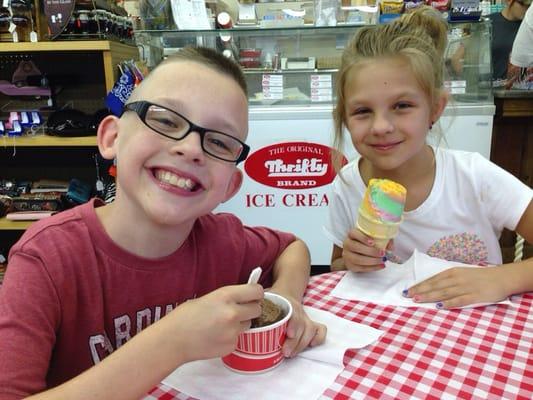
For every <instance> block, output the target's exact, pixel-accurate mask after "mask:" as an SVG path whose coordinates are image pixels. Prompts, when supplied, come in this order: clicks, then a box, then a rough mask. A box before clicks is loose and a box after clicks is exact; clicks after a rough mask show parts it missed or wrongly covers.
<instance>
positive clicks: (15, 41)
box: [11, 31, 19, 43]
mask: <svg viewBox="0 0 533 400" xmlns="http://www.w3.org/2000/svg"><path fill="white" fill-rule="evenodd" d="M11 36H12V37H13V43H18V41H19V35H18V33H17V31H13V33H12V34H11Z"/></svg>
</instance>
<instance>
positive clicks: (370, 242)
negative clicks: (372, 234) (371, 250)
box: [366, 239, 374, 246]
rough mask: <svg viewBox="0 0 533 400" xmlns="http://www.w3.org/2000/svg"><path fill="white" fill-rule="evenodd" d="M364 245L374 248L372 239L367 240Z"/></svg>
mask: <svg viewBox="0 0 533 400" xmlns="http://www.w3.org/2000/svg"><path fill="white" fill-rule="evenodd" d="M366 244H368V245H369V246H374V241H373V240H372V239H367V241H366Z"/></svg>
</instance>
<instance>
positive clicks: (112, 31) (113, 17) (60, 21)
mask: <svg viewBox="0 0 533 400" xmlns="http://www.w3.org/2000/svg"><path fill="white" fill-rule="evenodd" d="M41 1H42V3H43V10H44V13H42V16H41V17H40V18H41V22H42V23H43V25H44V26H46V28H47V31H46V34H45V35H44V37H45V39H46V40H98V39H105V40H114V41H120V42H124V43H130V44H133V23H132V20H131V18H130V17H128V15H127V12H126V10H125V9H124V8H122V7H119V6H116V5H114V4H109V3H108V2H106V1H103V0H90V1H89V0H64V1H62V2H60V3H58V2H57V1H56V0H41Z"/></svg>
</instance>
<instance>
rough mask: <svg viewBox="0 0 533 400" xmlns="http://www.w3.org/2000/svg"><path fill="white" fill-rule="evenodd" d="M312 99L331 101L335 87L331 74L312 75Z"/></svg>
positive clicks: (310, 84) (310, 81)
mask: <svg viewBox="0 0 533 400" xmlns="http://www.w3.org/2000/svg"><path fill="white" fill-rule="evenodd" d="M309 86H310V92H311V101H312V102H314V101H331V100H332V98H333V94H332V91H333V87H332V79H331V74H320V75H318V74H317V75H311V76H310V79H309Z"/></svg>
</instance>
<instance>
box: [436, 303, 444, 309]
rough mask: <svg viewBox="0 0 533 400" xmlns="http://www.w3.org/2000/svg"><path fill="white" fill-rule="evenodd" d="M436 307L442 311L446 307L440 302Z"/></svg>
mask: <svg viewBox="0 0 533 400" xmlns="http://www.w3.org/2000/svg"><path fill="white" fill-rule="evenodd" d="M435 306H436V307H437V308H438V309H439V310H440V309H441V308H443V307H444V304H442V302H440V301H439V302H438V303H437V304H436V305H435Z"/></svg>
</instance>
